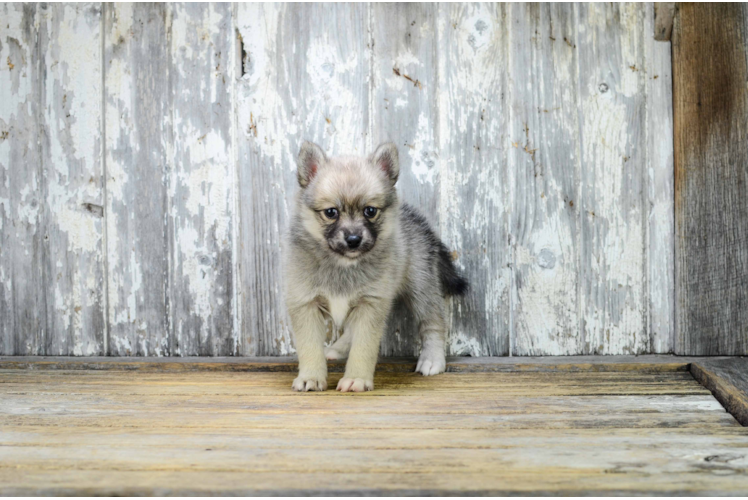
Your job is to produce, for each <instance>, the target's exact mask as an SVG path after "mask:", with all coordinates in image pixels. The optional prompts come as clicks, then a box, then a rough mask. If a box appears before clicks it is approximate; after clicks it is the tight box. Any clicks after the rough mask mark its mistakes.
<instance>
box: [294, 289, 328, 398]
mask: <svg viewBox="0 0 748 500" xmlns="http://www.w3.org/2000/svg"><path fill="white" fill-rule="evenodd" d="M289 316H291V327H292V328H293V334H294V339H295V341H296V352H297V353H298V355H299V376H298V377H296V380H294V381H293V385H292V386H291V387H293V389H294V390H295V391H324V390H325V389H327V360H325V336H326V333H327V332H326V330H325V320H324V317H323V316H322V312H321V311H320V310H319V308H318V306H317V305H316V304H314V303H310V304H305V305H302V306H299V307H296V308H293V309H290V310H289Z"/></svg>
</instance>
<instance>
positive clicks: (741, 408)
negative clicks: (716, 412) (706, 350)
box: [691, 358, 748, 427]
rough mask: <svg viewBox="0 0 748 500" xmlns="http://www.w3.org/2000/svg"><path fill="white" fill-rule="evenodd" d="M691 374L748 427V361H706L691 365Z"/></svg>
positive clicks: (742, 359)
mask: <svg viewBox="0 0 748 500" xmlns="http://www.w3.org/2000/svg"><path fill="white" fill-rule="evenodd" d="M691 374H692V375H693V376H694V378H695V379H696V380H698V381H699V382H700V383H701V384H702V385H703V386H704V387H706V388H707V389H709V390H710V391H712V394H714V397H716V398H717V400H718V401H719V402H720V403H722V405H723V406H724V407H725V408H726V409H727V411H729V412H730V413H731V414H732V415H733V416H734V417H735V419H736V420H737V421H738V422H740V423H741V424H743V425H744V426H746V427H748V359H745V358H731V359H706V360H703V361H699V362H696V363H691Z"/></svg>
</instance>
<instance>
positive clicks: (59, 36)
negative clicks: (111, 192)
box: [40, 4, 106, 356]
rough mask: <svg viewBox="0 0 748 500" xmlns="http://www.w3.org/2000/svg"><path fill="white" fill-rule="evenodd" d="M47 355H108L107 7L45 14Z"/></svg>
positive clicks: (53, 8)
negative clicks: (104, 158) (104, 118)
mask: <svg viewBox="0 0 748 500" xmlns="http://www.w3.org/2000/svg"><path fill="white" fill-rule="evenodd" d="M40 14H41V16H40V18H41V26H40V43H41V51H40V55H41V60H40V68H41V71H42V75H43V81H42V92H41V94H40V95H41V103H40V104H41V106H42V115H41V117H40V120H41V124H40V125H41V126H42V127H43V131H44V134H43V140H42V164H43V167H44V187H45V193H46V199H45V203H44V207H45V208H44V210H45V212H46V217H45V219H46V223H45V228H46V232H45V236H46V237H47V238H48V239H47V248H48V250H47V252H46V254H45V259H44V263H43V265H44V266H45V276H46V283H45V290H46V293H47V325H48V330H47V331H48V335H47V338H46V339H45V344H46V345H45V354H47V355H76V356H81V355H88V356H91V355H102V354H104V337H105V333H106V332H105V323H104V314H105V311H104V237H103V236H104V224H103V219H102V218H103V205H104V193H103V188H102V183H103V179H102V158H101V150H102V143H101V141H102V137H101V126H102V122H101V119H102V115H101V91H102V88H101V61H102V59H101V37H100V35H101V33H100V32H101V5H100V4H49V5H47V6H44V7H42V8H41V11H40Z"/></svg>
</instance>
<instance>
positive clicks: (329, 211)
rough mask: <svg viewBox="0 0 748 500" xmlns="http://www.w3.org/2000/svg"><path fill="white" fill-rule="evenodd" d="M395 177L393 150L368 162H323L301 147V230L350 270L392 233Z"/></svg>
mask: <svg viewBox="0 0 748 500" xmlns="http://www.w3.org/2000/svg"><path fill="white" fill-rule="evenodd" d="M398 173H399V168H398V163H397V148H396V147H395V146H394V145H392V144H384V145H382V146H380V147H379V148H377V151H376V152H375V153H374V154H372V155H371V156H370V157H368V158H357V157H337V158H327V157H326V156H325V154H324V153H323V152H322V150H321V149H320V148H319V146H317V145H315V144H312V143H308V142H305V143H304V145H303V146H302V148H301V151H300V153H299V159H298V177H299V185H300V186H301V187H302V190H303V191H302V194H301V207H300V209H301V213H300V214H299V215H300V217H301V218H302V222H303V225H304V228H305V229H306V231H307V232H308V233H309V234H311V235H312V236H313V237H314V238H315V239H316V240H317V241H318V242H319V243H320V245H321V246H322V247H323V248H324V249H325V251H329V252H331V253H332V254H333V255H335V256H336V257H337V258H339V259H340V261H341V263H343V264H353V263H354V262H355V261H356V260H357V259H358V258H360V257H361V256H362V255H364V254H366V253H367V252H369V251H371V250H372V249H373V248H374V247H375V246H376V244H377V241H378V240H379V239H382V238H385V237H386V236H387V235H388V234H389V232H390V231H391V229H392V227H391V226H392V224H391V222H392V220H393V217H396V216H397V214H396V213H395V212H396V210H391V209H392V208H393V207H394V206H396V201H397V196H396V193H395V187H394V186H395V182H396V181H397V174H398Z"/></svg>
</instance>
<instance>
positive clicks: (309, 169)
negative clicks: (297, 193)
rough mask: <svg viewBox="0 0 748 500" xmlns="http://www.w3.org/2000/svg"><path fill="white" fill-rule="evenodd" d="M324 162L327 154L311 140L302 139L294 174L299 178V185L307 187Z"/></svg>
mask: <svg viewBox="0 0 748 500" xmlns="http://www.w3.org/2000/svg"><path fill="white" fill-rule="evenodd" d="M325 163H327V156H325V153H324V151H322V148H320V147H319V146H317V145H316V144H314V143H313V142H309V141H304V144H302V145H301V150H299V156H298V158H296V176H297V178H298V179H299V186H301V187H303V188H305V187H307V186H308V185H309V183H310V182H312V179H314V176H315V175H317V172H318V171H319V169H320V168H321V167H322V166H323V165H324V164H325Z"/></svg>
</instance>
